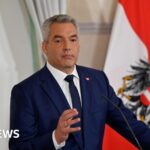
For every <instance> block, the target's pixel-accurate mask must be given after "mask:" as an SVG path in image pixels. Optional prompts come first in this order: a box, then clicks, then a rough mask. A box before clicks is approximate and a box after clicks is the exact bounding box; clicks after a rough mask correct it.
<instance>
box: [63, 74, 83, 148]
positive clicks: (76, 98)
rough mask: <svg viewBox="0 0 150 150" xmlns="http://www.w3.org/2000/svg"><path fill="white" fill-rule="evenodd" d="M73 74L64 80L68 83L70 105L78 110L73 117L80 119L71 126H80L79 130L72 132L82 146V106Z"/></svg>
mask: <svg viewBox="0 0 150 150" xmlns="http://www.w3.org/2000/svg"><path fill="white" fill-rule="evenodd" d="M73 77H74V76H73V75H68V76H67V77H66V78H65V81H67V82H68V83H69V90H70V94H71V99H72V105H73V108H76V109H77V111H78V112H79V114H78V116H76V117H74V118H77V117H79V118H80V119H81V121H80V122H79V123H76V124H74V125H73V126H72V127H81V132H77V133H74V134H78V136H79V140H80V142H81V143H82V146H83V126H82V108H81V101H80V96H79V93H78V90H77V88H76V86H75V84H74V82H73Z"/></svg>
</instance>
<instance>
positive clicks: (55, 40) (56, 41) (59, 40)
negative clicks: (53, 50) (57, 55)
mask: <svg viewBox="0 0 150 150" xmlns="http://www.w3.org/2000/svg"><path fill="white" fill-rule="evenodd" d="M54 42H55V43H61V42H62V39H61V38H55V39H54Z"/></svg>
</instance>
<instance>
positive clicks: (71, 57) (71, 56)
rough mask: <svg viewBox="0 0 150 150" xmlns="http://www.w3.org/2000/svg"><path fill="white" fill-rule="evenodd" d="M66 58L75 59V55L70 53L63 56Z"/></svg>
mask: <svg viewBox="0 0 150 150" xmlns="http://www.w3.org/2000/svg"><path fill="white" fill-rule="evenodd" d="M62 57H63V58H64V59H73V58H74V56H73V55H69V54H65V55H63V56H62Z"/></svg>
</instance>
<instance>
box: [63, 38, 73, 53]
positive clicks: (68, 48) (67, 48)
mask: <svg viewBox="0 0 150 150" xmlns="http://www.w3.org/2000/svg"><path fill="white" fill-rule="evenodd" d="M70 50H71V47H70V42H69V40H65V41H64V51H70Z"/></svg>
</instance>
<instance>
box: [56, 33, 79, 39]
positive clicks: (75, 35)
mask: <svg viewBox="0 0 150 150" xmlns="http://www.w3.org/2000/svg"><path fill="white" fill-rule="evenodd" d="M70 37H71V38H73V37H75V38H78V35H77V34H73V35H71V36H70ZM55 38H63V36H61V35H55V36H54V39H55Z"/></svg>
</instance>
